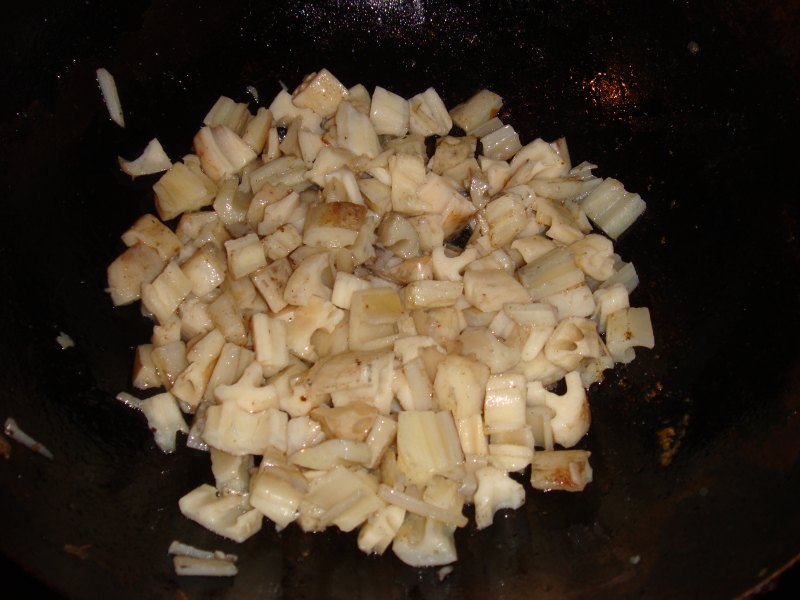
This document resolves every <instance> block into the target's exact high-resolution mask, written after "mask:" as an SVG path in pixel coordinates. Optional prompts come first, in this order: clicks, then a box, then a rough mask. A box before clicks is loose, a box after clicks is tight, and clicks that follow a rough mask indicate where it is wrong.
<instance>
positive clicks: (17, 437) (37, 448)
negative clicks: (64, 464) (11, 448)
mask: <svg viewBox="0 0 800 600" xmlns="http://www.w3.org/2000/svg"><path fill="white" fill-rule="evenodd" d="M3 431H4V433H5V434H6V435H7V436H8V437H10V438H11V439H12V440H14V441H16V442H19V443H20V444H22V445H23V446H27V447H28V448H30V449H31V450H33V451H34V452H36V453H37V454H41V455H42V456H44V457H45V458H49V459H50V460H53V453H52V452H50V450H48V449H47V448H46V447H45V446H44V445H43V444H40V443H39V442H37V441H36V440H35V439H33V438H32V437H31V436H29V435H28V434H27V433H25V432H24V431H22V429H20V427H19V425H17V422H16V421H15V420H14V419H12V418H11V417H8V418H7V419H6V421H5V423H4V425H3Z"/></svg>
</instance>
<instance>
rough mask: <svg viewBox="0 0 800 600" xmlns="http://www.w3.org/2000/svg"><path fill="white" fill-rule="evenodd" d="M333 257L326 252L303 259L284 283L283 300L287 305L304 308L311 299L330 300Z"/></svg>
mask: <svg viewBox="0 0 800 600" xmlns="http://www.w3.org/2000/svg"><path fill="white" fill-rule="evenodd" d="M334 272H335V270H334V267H333V257H332V255H331V254H330V253H328V252H324V251H323V252H317V253H316V254H312V255H311V256H308V257H307V258H305V259H304V260H303V261H302V262H301V263H300V264H299V265H297V268H296V269H295V270H294V272H293V273H292V274H291V275H290V276H289V278H288V280H287V281H286V287H285V288H284V290H283V298H284V300H286V302H288V303H289V304H293V305H295V306H305V305H306V304H308V303H309V301H310V300H311V298H312V297H317V298H320V299H322V300H330V298H331V288H330V287H329V284H330V285H333V275H332V273H334Z"/></svg>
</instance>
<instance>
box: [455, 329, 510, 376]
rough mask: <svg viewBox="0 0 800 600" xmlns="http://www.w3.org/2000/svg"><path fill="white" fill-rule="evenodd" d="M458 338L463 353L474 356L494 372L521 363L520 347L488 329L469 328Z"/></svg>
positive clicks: (505, 369)
mask: <svg viewBox="0 0 800 600" xmlns="http://www.w3.org/2000/svg"><path fill="white" fill-rule="evenodd" d="M458 339H459V341H460V342H461V354H462V355H463V356H470V355H472V356H474V357H475V358H476V359H477V360H478V361H479V362H482V363H483V364H485V365H486V366H487V367H489V370H490V371H491V372H492V373H503V372H505V371H508V370H509V369H512V368H514V367H515V366H516V365H517V363H519V359H520V350H519V348H518V347H517V346H516V345H513V344H504V343H503V342H501V341H500V340H498V339H497V338H496V337H495V336H493V335H492V334H491V333H490V332H489V331H487V330H486V329H483V328H475V327H470V328H467V329H465V330H464V331H462V332H461V334H460V335H459V336H458Z"/></svg>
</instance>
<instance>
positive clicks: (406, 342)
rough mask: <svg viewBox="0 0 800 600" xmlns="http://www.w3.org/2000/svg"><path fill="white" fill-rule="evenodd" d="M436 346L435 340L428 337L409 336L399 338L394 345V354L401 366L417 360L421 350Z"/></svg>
mask: <svg viewBox="0 0 800 600" xmlns="http://www.w3.org/2000/svg"><path fill="white" fill-rule="evenodd" d="M435 346H437V344H436V340H434V339H433V338H432V337H430V336H429V335H410V336H404V337H401V338H399V339H398V340H397V341H395V343H394V353H395V356H397V358H399V359H400V363H401V364H406V363H408V362H411V361H412V360H414V359H416V358H419V356H420V350H421V349H422V348H428V347H435Z"/></svg>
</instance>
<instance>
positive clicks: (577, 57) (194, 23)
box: [0, 0, 800, 600]
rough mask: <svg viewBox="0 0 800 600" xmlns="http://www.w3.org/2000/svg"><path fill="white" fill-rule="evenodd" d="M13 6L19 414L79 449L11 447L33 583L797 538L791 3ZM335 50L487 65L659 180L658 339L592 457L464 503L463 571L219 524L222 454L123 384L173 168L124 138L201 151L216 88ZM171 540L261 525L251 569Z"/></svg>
mask: <svg viewBox="0 0 800 600" xmlns="http://www.w3.org/2000/svg"><path fill="white" fill-rule="evenodd" d="M2 30H3V36H2V38H3V39H2V40H0V43H1V44H2V46H3V54H2V56H3V58H2V59H0V61H2V65H1V67H2V71H0V83H2V89H3V90H4V92H3V94H0V107H2V113H0V117H2V120H0V136H2V144H0V181H1V182H2V184H3V186H2V194H3V198H2V202H3V219H2V220H1V221H0V227H1V228H2V235H0V240H1V241H0V286H2V293H1V294H0V332H2V334H1V335H0V341H1V342H2V346H0V353H1V354H0V356H1V357H2V361H1V362H0V365H2V366H0V418H2V419H5V418H6V417H7V416H13V417H14V418H15V419H16V420H17V422H18V423H19V424H20V426H21V427H22V428H23V429H25V430H26V431H28V432H29V433H30V434H31V435H33V436H34V437H36V438H37V439H39V440H40V441H41V442H43V443H44V444H45V445H47V446H48V447H49V448H50V449H51V450H52V451H53V453H54V455H55V458H54V460H52V461H48V460H46V459H44V458H43V457H41V456H39V455H36V454H34V453H32V452H30V451H28V450H26V449H25V448H23V447H22V446H20V445H18V444H14V446H13V453H12V455H11V457H10V458H9V459H8V460H0V482H2V494H0V525H1V526H2V532H3V535H2V536H0V552H1V553H2V554H4V555H5V556H6V557H7V559H8V561H9V562H10V564H13V565H15V566H17V567H19V568H20V569H22V570H23V571H24V572H26V573H28V574H29V575H30V576H31V577H32V578H33V580H35V581H37V582H40V583H41V584H42V585H44V586H46V587H47V588H49V589H51V590H52V591H53V592H54V593H58V594H60V595H63V596H67V597H73V598H100V597H112V598H176V597H178V596H177V594H178V591H181V592H182V593H183V594H185V597H186V598H188V599H190V600H201V599H203V598H228V599H238V598H256V597H258V598H323V597H324V598H353V597H364V598H372V597H387V598H444V597H451V596H452V597H464V598H472V597H478V596H481V597H485V596H487V595H490V597H493V598H516V597H553V598H563V597H596V596H598V595H600V596H613V597H634V596H636V597H639V596H641V597H653V598H666V597H670V598H676V597H700V596H708V597H734V596H737V595H739V594H745V593H748V591H753V590H757V589H763V588H764V586H768V585H769V583H770V581H774V580H775V578H776V577H777V576H778V575H779V571H780V570H781V569H782V568H784V567H785V566H787V565H790V564H791V563H792V561H794V560H795V558H796V557H797V556H798V554H799V553H800V541H799V540H800V511H798V510H797V506H798V504H797V502H798V501H797V497H798V492H800V463H799V462H798V458H799V457H800V426H798V422H799V421H800V417H798V408H800V392H799V391H798V389H799V386H800V351H798V344H797V341H796V340H797V336H798V333H800V317H799V316H798V307H799V306H800V277H798V272H799V271H798V268H799V267H800V243H798V240H797V236H798V216H799V214H800V210H798V197H797V191H796V183H795V180H796V173H797V167H796V152H795V150H794V148H795V144H796V140H797V133H798V122H799V121H800V112H799V111H798V109H799V108H800V101H798V98H800V44H799V43H798V39H797V36H796V33H797V31H800V9H798V7H797V6H796V4H795V3H793V2H791V1H790V0H774V1H772V2H768V3H752V2H745V1H743V0H735V1H733V2H723V1H721V0H711V1H708V2H685V1H682V2H668V1H654V2H648V3H638V2H622V3H620V2H611V1H602V0H596V1H591V2H556V1H539V2H524V1H523V0H494V1H491V2H489V1H475V2H465V3H456V2H449V1H445V0H438V1H434V0H431V1H425V0H418V1H415V2H407V1H402V0H347V1H333V0H331V1H324V2H322V1H320V2H311V1H309V2H263V1H262V2H237V1H230V2H224V3H216V2H204V1H198V0H193V1H191V2H189V1H186V0H173V1H168V0H154V1H153V2H146V1H143V0H134V1H131V2H128V3H102V2H93V1H89V2H65V3H60V2H59V3H55V2H45V3H37V4H35V5H34V4H31V5H27V6H20V7H17V8H15V9H14V10H13V11H12V12H11V14H10V16H9V17H8V19H7V20H6V21H5V22H4V24H3V25H2ZM691 42H694V44H696V46H694V45H692V46H691V49H692V50H694V51H691V50H690V43H691ZM101 66H104V67H106V68H107V69H109V71H111V72H112V73H113V74H114V76H115V77H116V80H117V84H118V87H119V90H120V95H121V98H122V104H123V109H124V111H125V116H126V121H127V127H126V128H125V129H124V130H123V129H120V128H118V127H117V126H116V125H114V124H113V123H112V122H111V121H110V120H109V118H108V113H107V112H106V109H105V107H104V105H103V103H102V100H101V97H100V94H99V92H98V89H97V84H96V81H95V79H94V72H95V69H96V68H98V67H101ZM321 67H327V68H328V69H330V70H331V71H332V72H333V73H334V74H335V75H336V76H337V77H338V78H339V79H340V80H341V81H342V82H344V83H345V84H346V85H348V86H351V85H354V84H356V83H363V84H364V85H365V86H366V87H367V88H368V89H369V90H372V88H373V87H374V86H375V85H382V86H384V87H387V88H389V89H391V90H392V91H395V92H397V93H399V94H401V95H404V96H406V97H409V96H411V95H413V94H416V93H418V92H421V91H423V90H424V89H425V88H427V87H428V86H433V87H435V88H436V89H437V91H438V92H439V93H440V94H441V96H442V97H443V99H444V100H445V103H446V104H447V105H448V106H453V105H455V104H456V103H458V102H460V101H463V100H465V99H466V98H468V97H469V96H470V95H471V94H473V93H474V92H475V91H477V90H478V89H480V88H482V87H486V88H489V89H491V90H493V91H495V92H497V93H499V94H500V95H501V96H503V98H504V99H505V105H504V108H503V111H502V113H501V117H502V118H503V119H504V121H505V122H508V123H511V124H512V125H514V126H515V128H517V130H518V131H520V135H521V138H522V140H523V143H524V142H527V141H531V140H532V139H534V138H535V137H543V138H545V139H547V140H550V139H554V138H556V137H559V136H566V138H567V141H568V143H569V147H570V152H571V155H572V158H573V161H574V162H575V163H577V162H580V161H583V160H589V161H592V162H595V163H597V164H598V165H600V168H599V169H598V173H599V174H600V175H602V176H612V177H616V178H618V179H621V180H622V181H623V182H624V183H625V185H626V188H627V189H629V190H632V191H635V192H639V193H640V194H641V195H642V197H643V198H644V199H645V200H646V202H647V204H648V208H647V212H646V213H645V214H644V216H643V217H642V218H641V219H640V220H639V222H638V223H637V224H636V225H635V226H634V227H633V228H632V229H631V230H630V231H629V232H627V233H625V234H624V235H623V237H622V238H621V239H620V241H619V243H618V244H617V246H616V247H617V249H618V252H619V253H620V254H621V255H622V256H623V258H625V259H627V260H633V262H634V263H635V265H636V269H637V271H638V273H639V276H640V278H641V282H642V283H641V285H640V287H639V288H638V289H637V290H636V291H635V292H634V294H633V295H632V298H631V300H632V303H633V304H634V305H637V306H648V307H649V308H650V310H651V314H652V319H653V325H654V330H655V335H656V348H655V349H654V350H652V351H648V350H642V351H640V352H639V355H638V358H637V360H635V361H634V362H633V363H631V364H630V365H628V366H624V367H622V366H620V367H618V368H617V369H616V370H615V371H614V372H613V373H610V374H609V376H608V377H607V380H606V381H605V382H604V383H603V384H601V385H599V386H595V387H593V388H592V390H591V392H590V403H591V407H592V416H593V424H592V428H591V430H590V433H589V435H588V436H587V439H586V440H584V442H582V445H581V447H585V448H587V449H589V450H591V452H592V465H593V468H594V482H593V483H592V484H591V485H590V486H589V487H588V488H587V490H586V491H585V492H584V493H582V494H572V495H570V494H565V493H557V492H553V493H540V492H532V491H530V489H529V488H528V489H529V494H528V499H527V502H526V504H525V505H524V507H523V508H521V509H520V510H517V511H513V512H509V511H506V512H505V513H503V514H502V516H498V518H497V519H496V522H495V524H494V526H492V527H491V528H489V529H487V530H484V531H480V532H478V531H476V530H475V529H474V526H473V525H471V526H469V527H467V528H466V529H465V530H461V531H459V532H458V533H457V535H456V541H457V547H458V553H459V561H458V562H457V563H456V564H455V565H454V567H455V568H454V571H453V572H452V573H451V574H450V575H449V576H448V577H447V578H446V579H444V581H441V582H440V581H439V580H438V578H437V575H436V570H435V569H429V570H419V569H412V568H410V567H407V566H405V565H403V564H402V563H401V562H400V561H399V560H397V559H396V558H395V557H394V555H393V554H391V552H388V553H387V555H385V556H384V557H366V556H364V555H362V554H361V553H360V551H359V550H358V548H357V547H356V544H355V536H354V535H352V534H343V533H340V532H338V531H336V532H335V531H326V532H324V533H320V534H314V535H308V534H303V533H301V532H300V530H299V528H297V527H294V526H291V527H289V528H287V529H286V530H285V531H283V532H281V533H276V532H275V531H274V530H273V528H272V527H271V525H270V524H269V523H265V526H264V528H263V530H262V531H261V533H260V534H258V535H256V536H254V537H253V538H251V539H249V540H248V541H246V542H245V543H244V544H241V545H237V544H234V543H232V542H229V541H227V540H224V539H222V538H219V537H217V536H215V535H214V534H212V533H210V532H208V531H205V530H204V529H202V528H201V527H200V526H199V525H196V524H194V523H192V522H190V521H188V520H187V519H185V518H184V517H183V516H182V515H181V514H180V512H179V510H178V506H177V499H178V498H179V497H180V496H181V495H183V494H185V493H186V492H187V491H189V490H190V489H192V488H194V487H196V486H197V485H199V484H200V483H203V482H210V481H211V472H210V468H209V462H208V457H207V455H205V454H203V453H200V452H197V451H194V450H189V449H187V448H180V450H179V451H178V452H177V453H175V454H174V455H164V454H162V453H160V452H159V451H158V449H157V448H156V446H155V444H154V442H153V440H152V435H151V434H150V432H149V431H148V430H147V427H146V425H145V421H144V419H143V417H142V416H141V415H139V414H137V413H135V412H133V411H131V410H130V409H128V408H127V407H125V406H123V405H122V404H121V403H119V402H116V401H115V400H114V395H115V394H116V393H117V392H118V391H120V390H123V389H128V390H130V389H131V388H130V370H131V363H132V356H133V348H134V347H135V345H136V344H139V343H143V342H145V341H146V340H147V339H148V338H149V334H150V327H151V326H150V325H149V323H148V322H147V321H146V320H145V319H143V318H142V317H141V315H140V313H139V309H138V305H135V306H128V307H122V308H116V309H115V308H113V307H112V305H111V302H110V299H109V297H108V295H107V294H106V293H105V292H104V287H105V283H106V282H105V269H106V267H107V265H108V264H109V263H110V262H111V261H112V260H113V259H114V258H115V256H116V255H118V254H119V253H120V252H121V251H122V249H123V244H122V242H121V241H120V239H119V236H120V234H121V233H122V232H123V231H124V230H125V229H126V228H127V227H128V226H129V225H130V224H131V223H132V222H133V221H134V220H135V219H136V218H137V217H138V216H139V215H140V214H142V213H143V212H145V211H147V212H151V211H152V210H153V202H152V190H151V186H152V183H153V182H154V178H141V179H137V180H136V181H131V180H130V179H129V178H128V177H126V176H125V175H124V174H123V173H121V172H120V171H119V169H118V166H117V163H116V160H117V156H118V155H121V156H124V157H126V158H134V157H135V156H137V155H138V154H139V152H141V149H142V148H143V147H144V145H145V144H146V142H147V141H148V140H150V139H151V138H153V137H158V138H159V140H160V141H161V142H162V144H163V146H164V148H165V150H166V151H167V153H168V154H169V155H170V156H171V157H173V159H174V158H177V157H179V156H182V155H183V154H186V153H188V152H189V151H190V143H191V138H192V136H193V135H194V133H195V131H196V129H197V128H198V126H199V124H200V122H201V120H202V118H203V116H204V115H205V113H206V111H207V110H208V108H209V107H210V106H211V105H212V104H213V102H214V101H215V100H216V98H217V97H218V96H219V95H221V94H224V95H228V96H230V97H232V98H234V99H236V100H237V101H248V100H249V96H248V95H247V93H246V89H245V88H246V86H248V85H253V86H255V87H256V88H257V89H258V90H259V92H260V94H261V97H262V102H266V103H267V104H268V103H269V101H270V100H271V98H272V97H273V96H274V95H275V94H276V93H277V92H278V91H279V89H280V83H279V82H284V83H285V84H286V85H288V86H289V87H290V88H291V87H293V86H294V85H296V84H297V83H298V82H299V81H300V79H301V78H302V76H303V75H304V74H306V73H309V72H311V71H314V70H317V69H319V68H321ZM254 106H255V105H253V107H254ZM60 332H65V333H67V334H69V335H70V336H71V337H72V338H73V339H74V341H75V343H76V347H75V348H71V349H68V350H62V349H61V347H60V346H59V345H58V343H57V342H56V336H57V335H58V334H59V333H60ZM669 428H671V431H672V432H673V434H674V435H673V439H672V444H671V445H672V447H674V448H675V452H674V455H673V456H672V457H671V460H669V461H668V460H666V459H667V457H666V456H665V455H664V449H663V447H662V443H661V442H662V438H663V436H664V435H665V434H664V433H662V434H661V437H660V436H659V432H664V431H668V432H669V431H670V429H669ZM664 463H668V464H664ZM173 539H179V540H181V541H184V542H186V543H190V544H193V545H196V546H199V547H203V548H219V549H222V550H225V551H229V552H234V553H237V554H238V555H239V557H240V560H239V569H240V572H239V574H238V575H237V576H236V577H235V578H234V579H231V580H228V579H225V580H209V579H206V578H198V579H190V578H181V579H179V578H177V577H176V576H175V575H174V573H173V570H172V564H171V561H170V559H169V557H168V556H167V553H166V550H167V547H168V545H169V543H170V541H172V540H173ZM65 546H66V547H67V548H73V549H74V548H80V547H85V548H84V550H85V552H84V556H83V557H81V556H76V554H75V552H74V551H73V552H69V551H67V550H65ZM79 554H80V553H79ZM636 557H638V562H637V561H636ZM759 586H762V588H759Z"/></svg>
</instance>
